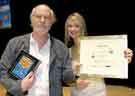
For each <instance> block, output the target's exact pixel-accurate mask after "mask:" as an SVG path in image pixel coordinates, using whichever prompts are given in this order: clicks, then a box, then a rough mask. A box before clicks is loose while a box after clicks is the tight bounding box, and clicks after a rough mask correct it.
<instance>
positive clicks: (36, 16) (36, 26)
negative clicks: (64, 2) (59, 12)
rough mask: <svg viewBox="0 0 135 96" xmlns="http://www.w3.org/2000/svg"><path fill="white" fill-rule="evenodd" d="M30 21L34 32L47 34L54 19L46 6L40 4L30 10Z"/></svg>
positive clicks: (50, 10)
mask: <svg viewBox="0 0 135 96" xmlns="http://www.w3.org/2000/svg"><path fill="white" fill-rule="evenodd" d="M30 20H31V25H32V27H33V31H34V32H48V31H49V30H50V28H51V26H52V25H53V23H54V22H55V21H56V18H55V14H54V12H53V10H52V9H51V8H50V7H49V6H48V5H46V4H40V5H37V6H36V7H34V8H33V9H32V12H31V14H30Z"/></svg>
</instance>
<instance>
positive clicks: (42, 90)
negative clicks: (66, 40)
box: [0, 4, 75, 96]
mask: <svg viewBox="0 0 135 96" xmlns="http://www.w3.org/2000/svg"><path fill="white" fill-rule="evenodd" d="M30 20H31V26H32V29H33V31H32V32H31V33H30V34H25V35H23V36H18V37H14V38H12V39H11V40H10V41H9V43H8V45H7V47H6V49H5V51H4V53H3V55H2V57H1V60H0V81H1V82H2V83H3V85H4V86H5V88H6V89H7V91H8V93H9V94H11V95H13V96H23V95H24V93H25V92H27V96H63V95H62V82H63V81H64V82H67V81H74V80H75V76H74V74H73V71H72V67H71V60H70V58H69V52H68V49H67V48H66V47H65V45H64V44H63V43H62V42H61V41H59V40H57V39H56V38H54V37H52V36H50V34H49V30H50V29H51V27H52V25H53V24H54V22H55V21H56V18H55V14H54V12H53V10H52V9H51V8H50V7H49V6H48V5H46V4H40V5H37V6H36V7H34V8H33V10H32V12H31V14H30ZM21 50H25V51H26V52H28V53H29V54H31V55H33V56H34V57H36V58H38V59H39V60H40V61H41V63H40V65H39V66H38V68H37V70H36V71H34V72H30V73H29V74H28V75H27V76H26V77H25V78H23V79H22V80H13V79H12V78H10V77H9V76H8V73H7V71H8V69H9V68H10V67H11V66H12V64H13V63H14V62H15V60H16V57H17V55H18V54H19V52H20V51H21Z"/></svg>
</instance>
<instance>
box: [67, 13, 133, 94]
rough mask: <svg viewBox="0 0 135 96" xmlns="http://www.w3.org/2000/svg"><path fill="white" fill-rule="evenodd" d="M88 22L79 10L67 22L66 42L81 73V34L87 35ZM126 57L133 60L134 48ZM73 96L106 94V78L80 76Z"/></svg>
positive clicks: (74, 67) (77, 69)
mask: <svg viewBox="0 0 135 96" xmlns="http://www.w3.org/2000/svg"><path fill="white" fill-rule="evenodd" d="M86 35H87V29H86V23H85V20H84V18H83V16H82V15H80V14H79V13H77V12H74V13H72V14H71V15H69V16H68V18H67V20H66V22H65V43H66V45H67V46H68V48H69V50H70V55H71V58H72V63H73V69H74V72H75V74H78V73H79V66H80V63H79V62H80V36H86ZM124 53H125V57H126V58H127V59H128V61H129V63H130V62H131V59H132V56H133V53H132V50H130V49H127V50H125V52H124ZM72 96H106V88H105V83H104V79H103V78H101V77H90V78H87V80H86V79H85V80H84V79H83V80H82V79H81V78H79V79H78V80H77V84H76V85H75V86H73V87H72Z"/></svg>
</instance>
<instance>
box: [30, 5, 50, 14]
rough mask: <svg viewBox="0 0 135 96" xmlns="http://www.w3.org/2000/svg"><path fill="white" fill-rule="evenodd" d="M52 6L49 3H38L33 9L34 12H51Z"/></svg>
mask: <svg viewBox="0 0 135 96" xmlns="http://www.w3.org/2000/svg"><path fill="white" fill-rule="evenodd" d="M50 10H51V9H50V8H49V6H47V5H38V6H36V7H35V8H34V9H33V10H32V13H40V12H48V13H50Z"/></svg>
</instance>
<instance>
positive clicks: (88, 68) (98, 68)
mask: <svg viewBox="0 0 135 96" xmlns="http://www.w3.org/2000/svg"><path fill="white" fill-rule="evenodd" d="M126 48H127V35H125V34H124V35H104V36H87V37H81V41H80V64H81V67H80V74H87V75H89V76H92V75H97V76H102V77H107V78H123V79H124V78H128V61H127V59H126V58H125V57H124V50H125V49H126Z"/></svg>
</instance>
